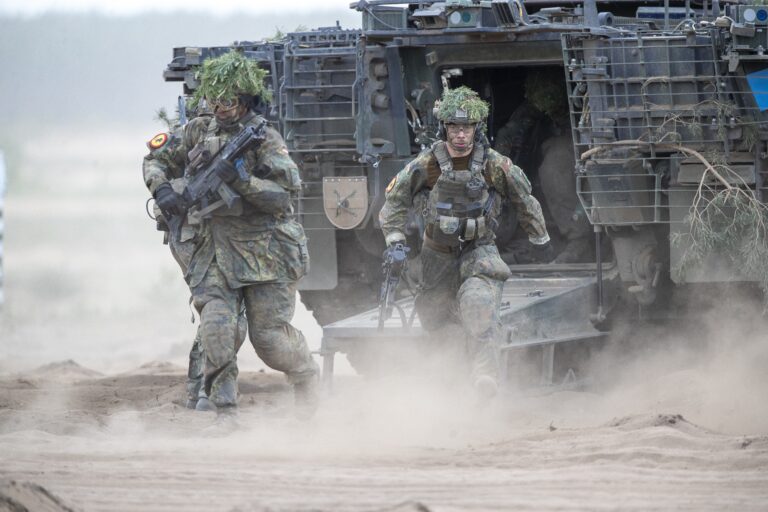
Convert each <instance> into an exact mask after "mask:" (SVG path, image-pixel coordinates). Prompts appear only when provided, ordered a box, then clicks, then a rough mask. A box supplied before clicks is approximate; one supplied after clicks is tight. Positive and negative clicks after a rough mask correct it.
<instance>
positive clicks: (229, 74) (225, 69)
mask: <svg viewBox="0 0 768 512" xmlns="http://www.w3.org/2000/svg"><path fill="white" fill-rule="evenodd" d="M266 75H267V72H266V71H265V70H263V69H261V68H260V67H259V65H258V64H257V63H256V62H254V61H253V60H251V59H248V58H247V57H245V56H244V55H243V54H242V53H240V52H238V51H231V52H228V53H225V54H224V55H221V56H219V57H215V58H213V59H208V60H206V61H205V62H204V63H203V67H202V69H200V71H199V72H198V78H199V80H200V87H198V88H197V90H196V91H195V95H194V97H193V99H192V102H193V104H195V105H197V104H198V103H199V102H200V100H201V99H203V98H206V100H207V101H209V102H210V101H228V100H235V99H237V98H239V97H240V96H243V95H245V96H259V97H260V98H262V99H263V100H264V101H269V100H270V99H271V97H272V94H271V92H270V91H269V90H268V89H267V88H266V87H265V86H264V77H266Z"/></svg>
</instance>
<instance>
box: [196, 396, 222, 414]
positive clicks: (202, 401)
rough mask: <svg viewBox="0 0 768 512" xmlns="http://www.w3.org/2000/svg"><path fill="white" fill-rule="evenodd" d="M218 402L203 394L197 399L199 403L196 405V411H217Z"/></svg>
mask: <svg viewBox="0 0 768 512" xmlns="http://www.w3.org/2000/svg"><path fill="white" fill-rule="evenodd" d="M216 409H218V408H217V407H216V404H214V403H213V402H211V401H210V400H208V397H207V396H201V397H200V398H198V399H197V404H196V405H195V410H196V411H203V412H216Z"/></svg>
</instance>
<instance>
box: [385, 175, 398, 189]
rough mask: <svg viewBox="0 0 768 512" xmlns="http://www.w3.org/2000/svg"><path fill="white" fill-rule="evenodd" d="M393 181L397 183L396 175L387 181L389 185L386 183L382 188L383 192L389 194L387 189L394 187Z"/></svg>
mask: <svg viewBox="0 0 768 512" xmlns="http://www.w3.org/2000/svg"><path fill="white" fill-rule="evenodd" d="M395 183H397V175H395V177H394V178H392V181H390V182H389V185H387V188H386V189H385V190H384V193H385V194H389V191H390V190H392V189H393V188H395Z"/></svg>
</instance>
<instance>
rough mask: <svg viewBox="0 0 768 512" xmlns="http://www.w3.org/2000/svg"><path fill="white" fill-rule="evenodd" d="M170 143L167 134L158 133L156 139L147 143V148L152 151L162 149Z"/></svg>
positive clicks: (153, 138)
mask: <svg viewBox="0 0 768 512" xmlns="http://www.w3.org/2000/svg"><path fill="white" fill-rule="evenodd" d="M167 142H168V134H167V133H158V134H157V135H155V136H154V137H152V140H150V141H149V142H147V147H148V148H149V149H151V150H153V151H154V150H155V149H160V148H161V147H163V146H165V144H166V143H167Z"/></svg>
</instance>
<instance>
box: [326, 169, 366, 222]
mask: <svg viewBox="0 0 768 512" xmlns="http://www.w3.org/2000/svg"><path fill="white" fill-rule="evenodd" d="M323 210H325V216H326V217H328V220H329V221H330V222H331V224H333V225H334V226H336V227H337V228H339V229H352V228H354V227H357V226H359V225H360V223H361V222H363V220H364V219H365V214H366V213H368V178H366V177H365V176H330V177H325V178H323Z"/></svg>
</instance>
